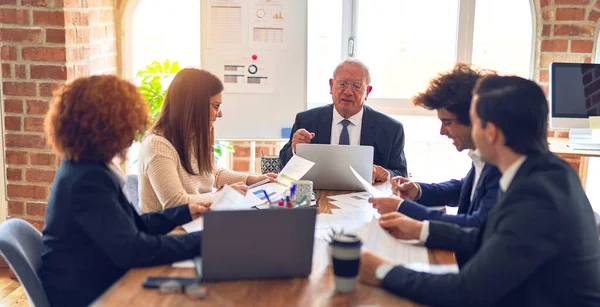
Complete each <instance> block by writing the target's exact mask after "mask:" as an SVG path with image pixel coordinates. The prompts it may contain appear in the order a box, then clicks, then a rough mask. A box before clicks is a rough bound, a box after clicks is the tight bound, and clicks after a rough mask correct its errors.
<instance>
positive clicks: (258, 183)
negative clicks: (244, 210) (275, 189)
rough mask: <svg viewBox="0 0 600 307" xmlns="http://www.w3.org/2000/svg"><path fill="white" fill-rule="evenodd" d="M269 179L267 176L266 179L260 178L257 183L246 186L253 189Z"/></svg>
mask: <svg viewBox="0 0 600 307" xmlns="http://www.w3.org/2000/svg"><path fill="white" fill-rule="evenodd" d="M269 181H271V179H269V178H267V179H264V180H261V181H259V182H257V183H254V184H251V185H249V186H248V190H250V189H254V188H256V187H257V186H261V185H263V184H265V183H268V182H269Z"/></svg>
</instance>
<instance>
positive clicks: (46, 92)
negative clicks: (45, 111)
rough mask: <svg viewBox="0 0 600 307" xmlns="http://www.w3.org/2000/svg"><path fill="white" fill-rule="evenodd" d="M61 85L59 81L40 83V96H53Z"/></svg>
mask: <svg viewBox="0 0 600 307" xmlns="http://www.w3.org/2000/svg"><path fill="white" fill-rule="evenodd" d="M59 87H60V84H58V83H40V96H42V97H52V96H53V95H54V91H56V90H57V89H58V88H59Z"/></svg>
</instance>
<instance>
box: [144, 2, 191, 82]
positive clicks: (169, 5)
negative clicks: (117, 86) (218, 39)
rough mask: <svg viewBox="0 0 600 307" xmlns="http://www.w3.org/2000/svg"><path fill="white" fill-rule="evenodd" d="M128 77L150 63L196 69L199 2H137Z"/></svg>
mask: <svg viewBox="0 0 600 307" xmlns="http://www.w3.org/2000/svg"><path fill="white" fill-rule="evenodd" d="M132 25H133V32H132V48H133V53H132V60H133V63H132V70H133V71H132V75H133V76H135V74H136V73H137V71H138V70H140V69H143V68H144V67H146V65H148V64H150V63H151V62H152V61H159V62H163V61H164V60H166V59H169V60H171V61H178V62H179V66H180V67H182V68H183V67H188V66H195V67H200V1H198V0H169V1H156V0H140V1H139V3H138V5H137V7H136V8H135V11H134V13H133V22H132Z"/></svg>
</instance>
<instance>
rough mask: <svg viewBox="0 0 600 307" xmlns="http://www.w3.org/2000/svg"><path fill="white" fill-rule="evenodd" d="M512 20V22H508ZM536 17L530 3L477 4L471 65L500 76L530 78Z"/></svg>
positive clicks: (486, 1) (487, 0)
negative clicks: (508, 18) (491, 70)
mask: <svg viewBox="0 0 600 307" xmlns="http://www.w3.org/2000/svg"><path fill="white" fill-rule="evenodd" d="M506 16H510V22H506ZM532 40H533V17H532V11H531V3H530V1H527V0H503V1H496V0H477V2H476V4H475V25H474V33H473V55H472V60H471V62H472V63H473V64H475V65H477V66H479V67H481V68H488V69H494V70H496V71H498V72H499V73H501V74H509V75H517V76H521V77H524V78H529V77H530V72H531V50H532V49H531V47H532V46H531V44H532Z"/></svg>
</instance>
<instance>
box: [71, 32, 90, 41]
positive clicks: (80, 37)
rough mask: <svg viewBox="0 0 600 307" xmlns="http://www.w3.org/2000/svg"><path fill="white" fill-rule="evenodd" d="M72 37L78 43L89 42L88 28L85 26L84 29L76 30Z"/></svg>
mask: <svg viewBox="0 0 600 307" xmlns="http://www.w3.org/2000/svg"><path fill="white" fill-rule="evenodd" d="M73 38H74V40H75V42H76V43H78V44H89V43H90V29H89V28H85V29H81V30H77V32H76V33H74V35H73Z"/></svg>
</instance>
